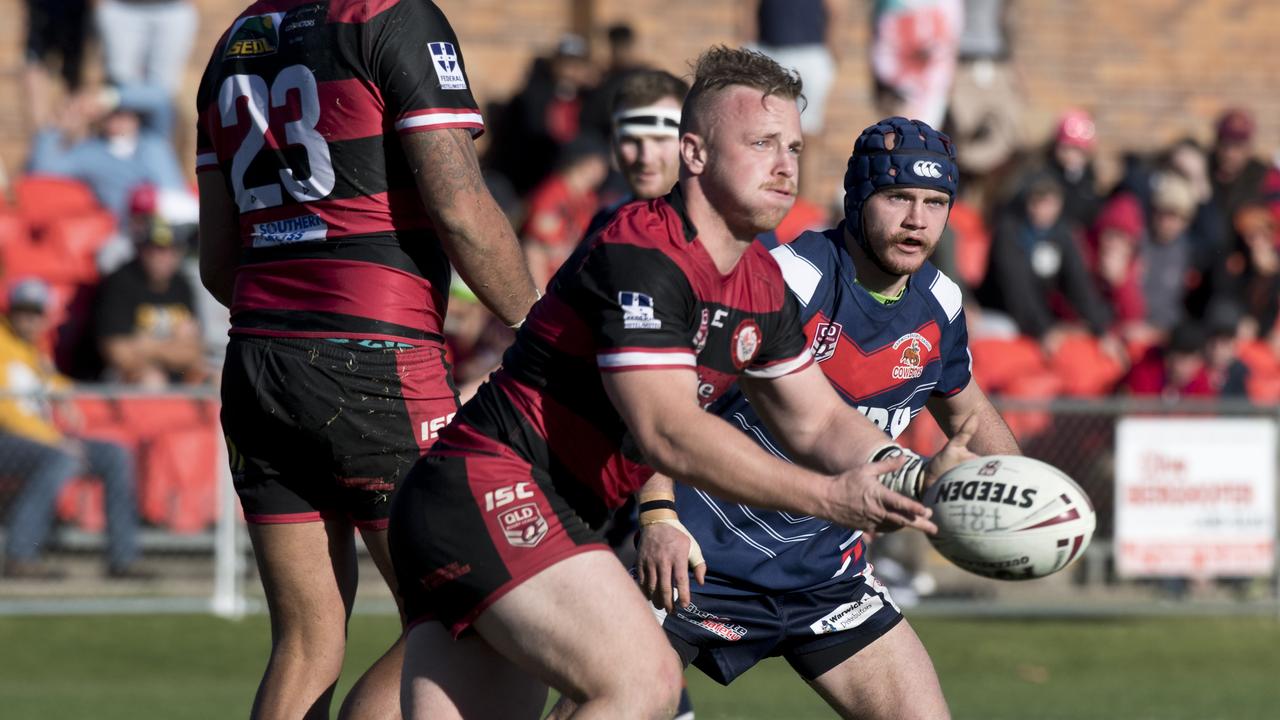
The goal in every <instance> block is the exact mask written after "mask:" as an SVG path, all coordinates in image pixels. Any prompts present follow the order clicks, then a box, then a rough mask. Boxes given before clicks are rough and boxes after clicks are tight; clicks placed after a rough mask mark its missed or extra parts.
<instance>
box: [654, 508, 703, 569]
mask: <svg viewBox="0 0 1280 720" xmlns="http://www.w3.org/2000/svg"><path fill="white" fill-rule="evenodd" d="M639 510H640V529H641V530H644V529H645V528H646V527H649V526H650V525H669V526H671V527H673V528H675V529H676V530H679V531H680V532H682V533H684V536H685V537H687V538H689V567H691V568H696V567H698V566H699V565H701V564H703V563H704V562H706V560H704V559H703V558H702V547H701V546H699V545H698V541H697V540H694V539H693V534H692V533H690V532H689V529H688V528H686V527H685V526H684V523H682V522H680V517H679V516H678V515H676V498H675V495H671V494H668V493H661V494H655V495H641V496H640V497H639Z"/></svg>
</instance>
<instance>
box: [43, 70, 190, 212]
mask: <svg viewBox="0 0 1280 720" xmlns="http://www.w3.org/2000/svg"><path fill="white" fill-rule="evenodd" d="M172 125H173V114H172V109H171V108H170V107H169V98H168V96H167V95H166V94H165V93H164V92H162V91H159V90H158V89H156V88H151V87H145V86H127V87H120V88H108V89H106V90H103V91H96V92H85V93H81V94H79V95H77V96H75V97H74V98H73V99H72V100H71V102H70V103H69V104H68V107H67V108H66V109H65V110H64V112H63V113H61V115H60V122H59V125H56V126H55V125H49V126H46V127H44V128H42V129H41V130H39V131H38V132H37V133H36V135H35V137H34V139H33V143H32V147H31V155H30V158H29V159H28V167H27V169H28V171H29V172H32V173H47V174H51V175H62V176H66V177H71V178H75V179H77V180H80V181H81V182H83V183H85V184H86V185H88V186H89V188H90V189H92V190H93V193H94V195H96V196H97V198H98V201H99V202H101V203H102V205H103V207H105V208H107V209H108V210H110V211H111V212H113V213H115V215H116V218H117V220H119V221H121V222H123V221H124V220H125V219H126V217H127V215H128V208H129V198H130V196H131V195H132V193H133V191H134V190H135V189H136V188H138V187H140V186H142V185H154V186H156V187H159V188H164V189H171V190H182V189H186V188H187V187H188V186H187V181H186V176H185V175H184V174H183V172H182V167H181V166H180V165H179V163H178V158H177V155H175V153H174V150H173V146H172V144H171V143H170V138H169V132H170V131H171V129H172Z"/></svg>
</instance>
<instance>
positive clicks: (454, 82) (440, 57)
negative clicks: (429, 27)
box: [427, 42, 467, 90]
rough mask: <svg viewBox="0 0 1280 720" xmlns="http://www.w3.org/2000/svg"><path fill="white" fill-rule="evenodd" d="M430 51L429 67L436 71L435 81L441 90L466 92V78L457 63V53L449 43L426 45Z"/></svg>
mask: <svg viewBox="0 0 1280 720" xmlns="http://www.w3.org/2000/svg"><path fill="white" fill-rule="evenodd" d="M427 49H429V50H430V51H431V67H433V68H435V69H436V79H438V80H439V81H440V89H441V90H466V89H467V78H466V76H465V75H463V74H462V65H461V64H459V63H458V51H457V49H456V48H454V46H453V43H450V42H433V43H427Z"/></svg>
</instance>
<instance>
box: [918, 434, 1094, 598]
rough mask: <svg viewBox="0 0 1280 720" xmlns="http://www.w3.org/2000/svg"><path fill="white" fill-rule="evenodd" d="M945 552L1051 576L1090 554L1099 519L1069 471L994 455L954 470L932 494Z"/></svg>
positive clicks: (1006, 573)
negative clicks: (1068, 474) (1069, 474)
mask: <svg viewBox="0 0 1280 720" xmlns="http://www.w3.org/2000/svg"><path fill="white" fill-rule="evenodd" d="M924 504H925V505H926V506H928V507H930V508H933V522H934V523H936V524H937V526H938V534H937V535H934V536H931V537H930V538H929V540H930V541H931V542H932V543H933V546H934V548H936V549H937V551H938V552H939V553H941V554H942V556H943V557H945V558H947V559H948V560H950V561H951V562H953V563H955V564H956V565H957V566H959V567H960V568H963V569H965V570H968V571H969V572H971V573H974V574H976V575H981V576H983V577H989V578H996V579H999V580H1031V579H1034V578H1040V577H1044V576H1046V575H1051V574H1053V573H1055V572H1057V571H1059V570H1061V569H1062V568H1064V567H1066V566H1067V565H1069V564H1071V562H1072V561H1073V560H1075V559H1076V558H1078V557H1080V556H1081V555H1082V554H1084V550H1085V548H1087V547H1088V546H1089V540H1090V539H1091V538H1092V537H1093V530H1094V528H1095V527H1096V525H1097V517H1096V516H1095V514H1094V511H1093V505H1092V504H1091V503H1090V502H1089V497H1088V496H1087V495H1085V494H1084V491H1083V490H1081V489H1080V486H1079V485H1077V484H1076V483H1075V481H1074V480H1072V479H1071V478H1069V477H1067V475H1066V474H1065V473H1063V472H1062V471H1061V470H1059V469H1057V468H1055V467H1053V466H1052V465H1049V464H1047V463H1043V462H1040V461H1039V460H1033V459H1031V458H1028V457H1021V456H1017V455H990V456H987V457H980V458H975V459H973V460H970V461H968V462H964V463H961V464H959V465H957V466H956V467H954V468H952V469H950V470H948V471H947V472H946V473H944V474H943V475H942V477H940V478H938V481H937V482H935V483H934V484H933V485H931V486H930V487H929V489H928V490H926V491H925V494H924Z"/></svg>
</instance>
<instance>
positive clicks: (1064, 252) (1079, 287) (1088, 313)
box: [978, 174, 1122, 354]
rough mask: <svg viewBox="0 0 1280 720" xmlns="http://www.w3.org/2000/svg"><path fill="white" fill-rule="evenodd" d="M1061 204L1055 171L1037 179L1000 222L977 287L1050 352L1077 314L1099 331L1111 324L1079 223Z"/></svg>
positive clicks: (985, 301) (990, 305)
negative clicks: (1087, 262) (1091, 273)
mask: <svg viewBox="0 0 1280 720" xmlns="http://www.w3.org/2000/svg"><path fill="white" fill-rule="evenodd" d="M1062 207H1063V197H1062V187H1061V186H1060V185H1059V184H1058V181H1057V180H1056V179H1055V178H1054V177H1053V176H1052V175H1049V174H1041V175H1039V176H1037V177H1036V178H1035V179H1033V180H1032V182H1031V183H1030V186H1029V188H1028V189H1027V192H1026V199H1025V200H1024V202H1023V203H1022V204H1021V206H1017V207H1015V208H1013V209H1012V210H1011V211H1010V212H1008V213H1006V214H1005V216H1004V217H1003V218H1001V219H1000V221H999V222H998V224H997V226H996V232H995V235H994V236H993V238H992V247H991V256H990V264H989V266H988V270H987V275H986V278H985V279H984V282H983V285H982V287H981V288H980V289H979V293H978V299H979V301H980V302H981V303H982V305H983V306H984V307H986V308H993V309H996V310H1000V311H1002V312H1005V313H1007V314H1009V315H1010V316H1012V318H1013V319H1014V321H1015V322H1016V323H1017V325H1018V329H1019V331H1020V332H1022V334H1024V335H1030V336H1031V337H1034V338H1036V339H1037V340H1039V341H1040V342H1041V344H1042V345H1043V347H1044V349H1045V351H1046V352H1047V353H1048V354H1053V353H1054V352H1055V351H1056V350H1057V347H1058V345H1059V344H1060V342H1061V340H1062V339H1063V338H1064V337H1065V335H1066V334H1067V332H1068V331H1069V330H1070V328H1071V325H1072V324H1073V323H1074V322H1075V321H1077V320H1082V321H1083V322H1084V323H1085V325H1086V326H1087V327H1088V329H1089V331H1090V332H1091V333H1092V334H1094V335H1095V336H1103V335H1104V334H1105V333H1106V331H1107V329H1108V327H1109V326H1110V324H1111V316H1110V313H1108V311H1107V308H1106V306H1105V305H1104V304H1103V302H1102V298H1101V296H1100V294H1099V293H1098V290H1097V287H1096V286H1095V285H1094V283H1093V279H1092V278H1091V277H1090V276H1089V273H1088V270H1087V269H1086V267H1085V264H1084V261H1083V259H1082V258H1081V256H1080V251H1079V249H1078V247H1077V241H1076V232H1077V231H1076V228H1075V227H1074V226H1073V225H1071V224H1070V223H1069V222H1068V221H1067V219H1066V218H1065V217H1063V215H1062ZM1110 349H1111V350H1112V351H1114V350H1115V348H1114V347H1112V348H1110ZM1120 354H1122V351H1121V353H1120Z"/></svg>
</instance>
